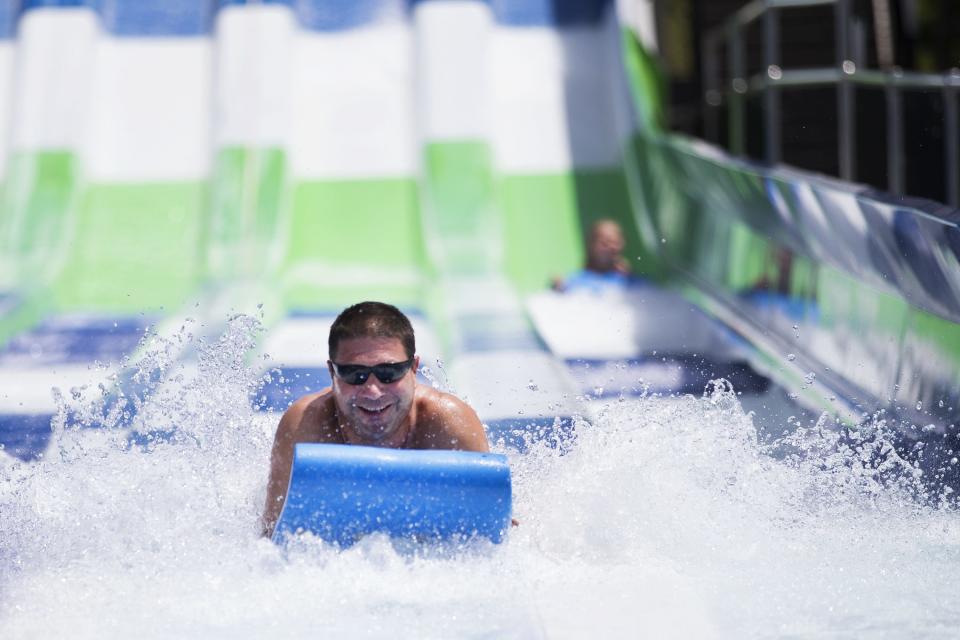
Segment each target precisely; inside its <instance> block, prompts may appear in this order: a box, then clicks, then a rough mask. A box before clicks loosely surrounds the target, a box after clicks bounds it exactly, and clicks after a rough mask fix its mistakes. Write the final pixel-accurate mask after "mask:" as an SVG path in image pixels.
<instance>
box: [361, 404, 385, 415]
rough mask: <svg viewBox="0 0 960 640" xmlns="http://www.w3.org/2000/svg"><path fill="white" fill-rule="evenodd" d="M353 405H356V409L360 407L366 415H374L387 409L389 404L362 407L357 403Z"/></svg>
mask: <svg viewBox="0 0 960 640" xmlns="http://www.w3.org/2000/svg"><path fill="white" fill-rule="evenodd" d="M355 406H356V407H357V409H360V411H362V412H364V413H365V414H367V415H371V416H376V415H380V414H381V413H383V412H384V411H386V410H387V409H389V408H390V406H391V405H389V404H386V405H384V406H382V407H364V406H361V405H359V404H358V405H355Z"/></svg>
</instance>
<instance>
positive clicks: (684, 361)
mask: <svg viewBox="0 0 960 640" xmlns="http://www.w3.org/2000/svg"><path fill="white" fill-rule="evenodd" d="M566 364H567V367H568V368H569V370H570V373H571V375H572V376H573V378H574V379H575V380H576V381H577V382H578V383H579V384H580V389H581V391H582V392H583V393H584V394H587V395H589V396H590V397H592V398H594V399H604V398H616V397H620V396H623V397H628V398H629V397H638V396H641V395H645V394H647V393H667V394H670V393H696V394H700V393H703V390H704V389H705V388H706V386H707V384H708V383H709V382H710V381H711V380H717V379H719V378H723V379H725V380H729V381H730V383H731V384H732V385H733V388H734V389H736V390H737V391H739V392H742V393H748V394H760V393H764V392H765V391H767V389H769V388H770V379H769V378H766V377H765V376H762V375H760V374H759V373H757V372H756V371H754V370H753V369H752V368H751V367H750V365H749V364H747V363H746V362H743V361H714V360H711V359H708V358H704V357H701V356H694V355H690V354H672V355H671V354H667V355H662V356H650V357H646V358H630V359H627V360H594V359H586V358H575V359H569V360H567V361H566Z"/></svg>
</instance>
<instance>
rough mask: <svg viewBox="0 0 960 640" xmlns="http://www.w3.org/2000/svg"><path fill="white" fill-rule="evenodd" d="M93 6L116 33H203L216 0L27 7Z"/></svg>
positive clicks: (71, 1)
mask: <svg viewBox="0 0 960 640" xmlns="http://www.w3.org/2000/svg"><path fill="white" fill-rule="evenodd" d="M70 7H89V8H91V9H93V10H94V11H96V12H97V13H98V14H99V15H100V21H101V23H102V24H103V27H104V29H106V30H107V31H109V32H110V33H112V34H113V35H116V36H134V37H149V36H180V37H186V36H203V35H208V34H209V33H210V31H211V28H212V26H213V16H214V12H215V10H216V3H215V1H214V0H25V1H24V2H23V10H24V11H28V10H30V9H44V8H48V9H49V8H70Z"/></svg>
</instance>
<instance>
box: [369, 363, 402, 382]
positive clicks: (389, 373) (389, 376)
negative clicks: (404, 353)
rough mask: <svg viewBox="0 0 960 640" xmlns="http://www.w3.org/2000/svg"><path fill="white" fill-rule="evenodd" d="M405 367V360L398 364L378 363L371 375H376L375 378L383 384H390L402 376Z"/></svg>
mask: <svg viewBox="0 0 960 640" xmlns="http://www.w3.org/2000/svg"><path fill="white" fill-rule="evenodd" d="M406 369H407V364H406V363H405V362H401V363H399V364H379V365H377V366H376V367H374V368H373V375H375V376H377V379H378V380H379V381H380V382H382V383H383V384H390V383H391V382H395V381H397V380H399V379H400V378H402V377H403V374H404V373H405V372H406Z"/></svg>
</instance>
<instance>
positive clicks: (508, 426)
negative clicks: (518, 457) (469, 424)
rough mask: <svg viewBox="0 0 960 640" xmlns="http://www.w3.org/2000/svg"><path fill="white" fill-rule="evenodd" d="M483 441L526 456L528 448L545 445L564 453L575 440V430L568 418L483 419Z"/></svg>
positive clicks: (571, 420) (570, 419) (571, 419)
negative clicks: (484, 434) (484, 435)
mask: <svg viewBox="0 0 960 640" xmlns="http://www.w3.org/2000/svg"><path fill="white" fill-rule="evenodd" d="M484 427H485V428H486V432H487V440H488V441H489V442H490V445H491V446H493V447H502V448H506V449H511V450H513V451H516V452H517V453H527V452H529V451H530V447H532V446H534V445H537V444H541V443H542V444H545V445H546V446H547V447H548V448H550V449H557V450H559V451H560V452H561V453H567V452H569V451H570V450H571V448H572V447H573V443H574V441H575V440H576V436H577V434H576V429H575V424H574V421H573V418H572V417H570V416H555V417H553V418H546V417H544V418H501V419H499V420H485V421H484Z"/></svg>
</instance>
